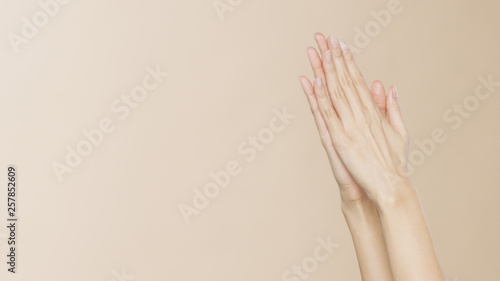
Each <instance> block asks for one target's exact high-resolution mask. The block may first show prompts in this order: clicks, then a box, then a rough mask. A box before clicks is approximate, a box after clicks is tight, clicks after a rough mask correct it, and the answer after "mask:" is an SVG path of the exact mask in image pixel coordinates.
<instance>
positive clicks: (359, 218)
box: [299, 33, 444, 281]
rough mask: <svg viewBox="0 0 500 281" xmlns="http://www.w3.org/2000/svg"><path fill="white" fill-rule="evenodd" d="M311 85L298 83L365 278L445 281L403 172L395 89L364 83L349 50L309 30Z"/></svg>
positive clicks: (404, 147)
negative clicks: (312, 44) (312, 39)
mask: <svg viewBox="0 0 500 281" xmlns="http://www.w3.org/2000/svg"><path fill="white" fill-rule="evenodd" d="M314 37H315V40H316V42H317V44H318V49H319V52H320V53H319V54H318V51H317V50H316V49H315V48H313V47H309V48H308V49H307V55H308V57H309V61H310V63H311V67H312V69H313V73H314V79H313V83H311V81H310V80H309V79H308V78H307V77H305V76H300V78H299V80H300V83H301V85H302V88H303V90H304V93H305V94H306V97H307V100H308V102H309V105H310V108H311V112H312V114H313V116H314V120H315V123H316V127H317V129H318V132H319V135H320V139H321V143H322V144H323V147H324V148H325V151H326V153H327V155H328V159H329V162H330V165H331V168H332V172H333V175H334V177H335V180H336V181H337V184H338V186H339V191H340V197H341V202H342V204H341V209H342V212H343V214H344V217H345V219H346V222H347V225H348V227H349V230H350V232H351V235H352V238H353V242H354V247H355V250H356V255H357V258H358V264H359V268H360V272H361V277H362V280H363V281H417V280H418V281H444V277H443V274H442V271H441V267H440V265H439V262H438V259H437V256H436V252H435V249H434V245H433V241H432V237H431V234H430V231H429V228H428V226H427V222H426V220H425V216H424V213H423V210H422V207H421V204H420V200H419V198H418V194H417V191H416V189H415V187H414V185H413V183H412V182H411V180H410V178H409V176H408V173H407V161H408V144H409V135H408V130H407V129H406V126H405V124H404V122H403V118H402V115H401V112H400V108H399V104H398V101H397V89H396V87H395V86H392V87H390V88H389V90H388V91H387V93H386V91H385V89H384V86H383V84H382V83H381V82H380V81H374V82H373V83H372V84H371V86H370V87H368V85H367V84H366V82H365V80H364V78H363V76H362V74H361V72H360V70H359V69H358V67H357V66H356V63H355V62H354V58H353V54H352V53H351V51H350V49H349V47H348V46H347V45H346V44H344V43H343V42H339V41H338V39H337V38H336V37H335V36H330V37H329V38H325V36H324V35H323V34H321V33H317V34H315V36H314Z"/></svg>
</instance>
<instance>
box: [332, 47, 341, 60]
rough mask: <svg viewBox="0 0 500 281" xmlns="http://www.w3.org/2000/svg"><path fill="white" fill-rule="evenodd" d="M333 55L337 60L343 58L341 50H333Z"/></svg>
mask: <svg viewBox="0 0 500 281" xmlns="http://www.w3.org/2000/svg"><path fill="white" fill-rule="evenodd" d="M332 54H333V56H334V57H335V58H341V57H342V56H343V54H342V50H340V49H339V48H337V49H335V50H333V52H332Z"/></svg>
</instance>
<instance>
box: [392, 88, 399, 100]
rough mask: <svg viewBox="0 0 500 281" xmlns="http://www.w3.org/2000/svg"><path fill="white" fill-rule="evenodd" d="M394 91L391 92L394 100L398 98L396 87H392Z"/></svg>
mask: <svg viewBox="0 0 500 281" xmlns="http://www.w3.org/2000/svg"><path fill="white" fill-rule="evenodd" d="M393 88H394V90H393V91H392V94H393V95H394V98H396V99H397V98H398V89H397V88H396V85H393Z"/></svg>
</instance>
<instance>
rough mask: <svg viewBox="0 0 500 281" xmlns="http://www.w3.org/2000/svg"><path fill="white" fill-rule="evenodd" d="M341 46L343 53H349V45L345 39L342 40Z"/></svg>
mask: <svg viewBox="0 0 500 281" xmlns="http://www.w3.org/2000/svg"><path fill="white" fill-rule="evenodd" d="M340 48H341V49H342V53H344V54H345V53H347V52H348V51H349V47H348V46H347V44H346V43H344V42H343V41H340Z"/></svg>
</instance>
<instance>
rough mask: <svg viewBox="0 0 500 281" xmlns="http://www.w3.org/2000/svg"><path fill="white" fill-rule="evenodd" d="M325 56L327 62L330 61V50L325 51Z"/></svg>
mask: <svg viewBox="0 0 500 281" xmlns="http://www.w3.org/2000/svg"><path fill="white" fill-rule="evenodd" d="M325 57H326V61H327V62H332V52H331V51H330V50H328V51H326V52H325Z"/></svg>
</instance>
